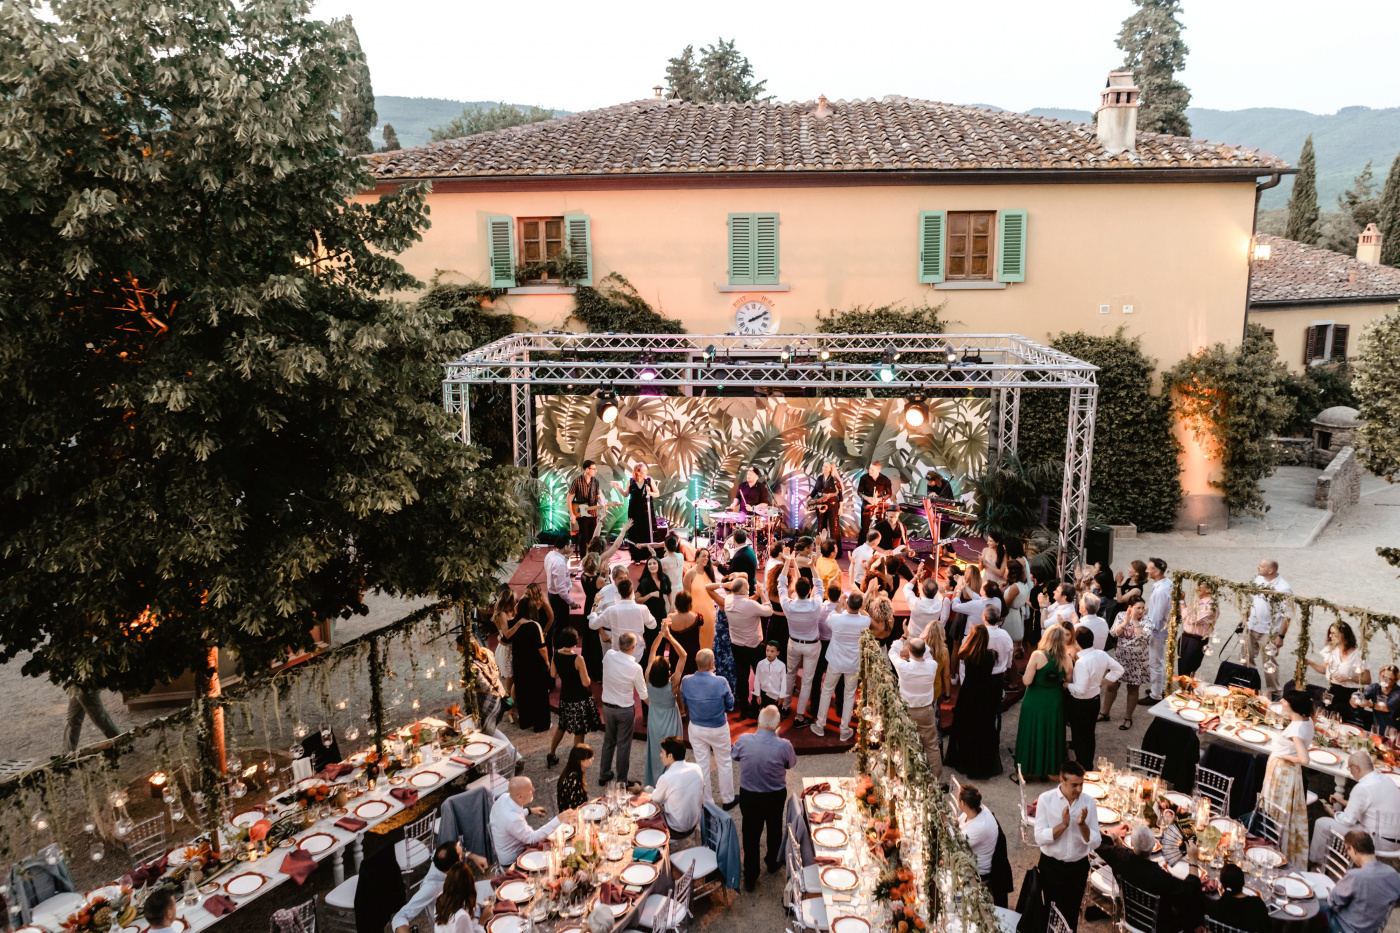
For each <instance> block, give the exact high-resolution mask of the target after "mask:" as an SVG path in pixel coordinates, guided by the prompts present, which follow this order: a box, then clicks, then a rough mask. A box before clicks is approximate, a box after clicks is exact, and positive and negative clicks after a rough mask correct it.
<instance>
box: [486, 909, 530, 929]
mask: <svg viewBox="0 0 1400 933" xmlns="http://www.w3.org/2000/svg"><path fill="white" fill-rule="evenodd" d="M524 929H525V918H524V917H522V916H520V914H496V916H494V917H492V918H491V919H490V920H488V921H486V931H487V933H520V931H521V930H524Z"/></svg>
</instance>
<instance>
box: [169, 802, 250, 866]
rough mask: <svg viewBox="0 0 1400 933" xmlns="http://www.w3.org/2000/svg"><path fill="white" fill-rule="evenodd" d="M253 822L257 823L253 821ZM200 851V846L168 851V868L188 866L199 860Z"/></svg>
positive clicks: (180, 847)
mask: <svg viewBox="0 0 1400 933" xmlns="http://www.w3.org/2000/svg"><path fill="white" fill-rule="evenodd" d="M253 812H255V813H256V812H257V811H256V810H255V811H253ZM254 822H257V821H256V820H254ZM234 825H235V826H236V825H238V824H236V823H235V824H234ZM249 825H252V824H249ZM200 849H201V847H200V846H176V847H175V848H174V849H172V850H171V851H170V862H169V865H170V867H171V868H179V867H180V866H181V865H185V864H188V863H189V862H192V861H194V860H195V859H197V858H199V853H200Z"/></svg>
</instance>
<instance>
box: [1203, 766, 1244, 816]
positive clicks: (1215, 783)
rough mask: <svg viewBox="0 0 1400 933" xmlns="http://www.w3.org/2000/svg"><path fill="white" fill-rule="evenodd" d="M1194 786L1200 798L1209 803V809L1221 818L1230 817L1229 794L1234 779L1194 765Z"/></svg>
mask: <svg viewBox="0 0 1400 933" xmlns="http://www.w3.org/2000/svg"><path fill="white" fill-rule="evenodd" d="M1196 786H1197V787H1198V788H1200V791H1201V796H1202V797H1205V798H1206V799H1207V800H1209V801H1210V806H1211V809H1212V810H1214V811H1215V812H1216V813H1219V814H1221V815H1222V816H1229V815H1230V792H1231V791H1232V790H1233V789H1234V787H1235V779H1234V778H1232V777H1230V776H1229V775H1225V774H1221V773H1220V772H1219V771H1212V770H1210V769H1209V768H1203V767H1201V766H1200V765H1196Z"/></svg>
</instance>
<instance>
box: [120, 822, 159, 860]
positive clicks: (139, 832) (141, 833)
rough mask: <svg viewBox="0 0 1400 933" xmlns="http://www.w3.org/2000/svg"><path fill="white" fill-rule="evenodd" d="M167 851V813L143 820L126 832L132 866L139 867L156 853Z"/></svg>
mask: <svg viewBox="0 0 1400 933" xmlns="http://www.w3.org/2000/svg"><path fill="white" fill-rule="evenodd" d="M164 851H165V814H164V813H162V814H160V815H159V816H153V817H151V818H150V819H148V820H142V821H141V822H139V823H137V824H135V825H134V826H132V827H131V832H129V833H127V834H126V852H127V854H128V855H129V856H131V867H132V868H137V867H139V866H140V865H141V863H143V862H145V861H146V860H148V859H150V858H151V857H152V856H154V855H159V854H160V853H162V852H164Z"/></svg>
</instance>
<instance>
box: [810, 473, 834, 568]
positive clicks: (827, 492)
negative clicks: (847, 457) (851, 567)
mask: <svg viewBox="0 0 1400 933" xmlns="http://www.w3.org/2000/svg"><path fill="white" fill-rule="evenodd" d="M807 501H808V503H810V504H811V506H812V507H813V508H814V509H815V510H816V515H815V518H816V524H817V535H818V536H821V535H826V537H827V538H828V539H829V540H831V541H835V542H836V556H837V557H840V556H841V477H840V475H838V474H837V472H836V464H834V463H831V462H827V463H823V464H822V473H821V476H818V477H817V478H816V480H815V481H814V482H813V483H812V491H811V492H810V493H808V495H807Z"/></svg>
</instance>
